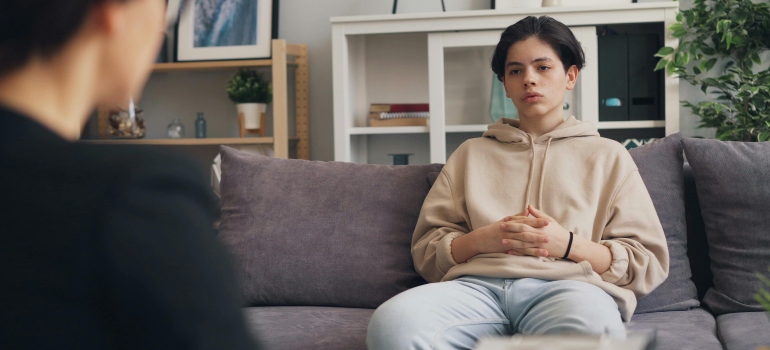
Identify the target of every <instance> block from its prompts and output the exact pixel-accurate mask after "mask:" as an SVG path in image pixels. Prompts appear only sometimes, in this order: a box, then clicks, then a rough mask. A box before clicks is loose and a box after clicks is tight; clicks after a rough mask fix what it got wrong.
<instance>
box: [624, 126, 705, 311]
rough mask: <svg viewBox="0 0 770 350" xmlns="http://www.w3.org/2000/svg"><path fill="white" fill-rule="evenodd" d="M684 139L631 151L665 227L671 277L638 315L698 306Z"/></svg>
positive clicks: (675, 137)
mask: <svg viewBox="0 0 770 350" xmlns="http://www.w3.org/2000/svg"><path fill="white" fill-rule="evenodd" d="M681 140H682V136H681V135H680V134H678V133H677V134H673V135H670V136H668V137H665V138H663V139H660V140H657V141H655V142H652V143H648V144H645V145H643V146H640V147H637V148H634V149H632V150H630V151H629V153H631V157H632V158H633V159H634V162H636V166H637V168H639V174H640V175H641V176H642V179H643V180H644V185H645V186H646V187H647V192H649V193H650V197H651V198H652V203H653V204H654V205H655V211H656V212H657V213H658V218H659V219H660V223H661V225H662V226H663V231H664V232H665V234H666V243H667V244H668V255H669V272H668V278H667V279H666V280H665V281H664V282H663V284H661V285H660V286H658V288H655V290H653V291H652V293H650V294H648V295H646V296H645V297H643V298H640V299H639V302H638V304H637V306H636V311H635V312H634V313H637V314H642V313H647V312H658V311H684V310H689V309H692V308H694V307H697V306H698V305H699V304H700V303H699V302H698V291H697V289H696V288H695V284H694V283H693V282H692V280H691V278H690V277H692V274H691V272H690V260H689V259H688V258H687V221H686V218H685V212H684V175H683V170H682V163H683V160H682V143H681Z"/></svg>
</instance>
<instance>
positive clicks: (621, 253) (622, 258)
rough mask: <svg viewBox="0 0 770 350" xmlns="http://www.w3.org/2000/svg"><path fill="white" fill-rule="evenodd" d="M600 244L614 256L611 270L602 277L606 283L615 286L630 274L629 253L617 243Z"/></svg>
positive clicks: (604, 242) (603, 242)
mask: <svg viewBox="0 0 770 350" xmlns="http://www.w3.org/2000/svg"><path fill="white" fill-rule="evenodd" d="M599 243H601V244H602V245H604V246H606V247H607V248H610V253H611V254H612V263H611V264H610V269H609V270H607V271H606V272H604V273H603V274H601V277H602V279H603V280H604V281H606V282H609V283H612V284H615V283H617V282H618V281H619V280H620V279H621V278H622V277H623V276H625V275H626V273H627V272H628V251H626V249H625V248H624V247H623V245H622V244H620V243H617V242H613V241H601V242H599Z"/></svg>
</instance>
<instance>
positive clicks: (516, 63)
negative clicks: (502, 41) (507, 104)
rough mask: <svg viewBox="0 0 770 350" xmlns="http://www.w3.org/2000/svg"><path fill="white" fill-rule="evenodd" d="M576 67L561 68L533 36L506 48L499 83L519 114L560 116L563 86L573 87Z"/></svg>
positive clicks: (539, 117)
mask: <svg viewBox="0 0 770 350" xmlns="http://www.w3.org/2000/svg"><path fill="white" fill-rule="evenodd" d="M577 75H578V69H577V67H576V66H574V65H573V66H572V67H570V68H569V69H568V70H567V71H566V72H565V71H564V64H563V63H562V61H561V59H559V56H558V55H557V54H556V51H554V49H553V48H552V47H551V45H548V44H547V43H546V42H544V41H542V40H540V39H539V38H537V37H534V36H533V37H530V38H528V39H526V40H522V41H519V42H516V43H514V44H513V45H511V47H510V48H508V56H507V57H506V60H505V75H504V76H503V84H504V86H505V92H506V96H507V97H508V98H510V99H511V101H513V104H514V105H515V106H516V108H517V109H518V112H519V116H520V118H522V119H524V118H526V119H530V120H533V121H534V120H542V119H554V120H555V119H556V118H563V112H562V106H563V105H564V95H565V94H566V92H567V90H572V89H574V88H575V81H576V80H577Z"/></svg>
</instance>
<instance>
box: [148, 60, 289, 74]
mask: <svg viewBox="0 0 770 350" xmlns="http://www.w3.org/2000/svg"><path fill="white" fill-rule="evenodd" d="M287 64H289V65H297V63H296V62H293V61H288V62H287ZM272 65H273V60H271V59H264V60H234V61H198V62H172V63H156V64H155V65H153V67H152V71H153V72H173V71H191V70H211V69H225V68H240V67H271V66H272Z"/></svg>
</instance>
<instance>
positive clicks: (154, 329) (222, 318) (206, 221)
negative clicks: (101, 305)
mask: <svg viewBox="0 0 770 350" xmlns="http://www.w3.org/2000/svg"><path fill="white" fill-rule="evenodd" d="M169 162H171V163H172V164H171V165H164V166H161V165H158V164H151V165H149V166H141V167H139V168H138V169H133V170H132V173H131V174H130V175H129V176H127V180H126V183H125V184H124V185H122V186H120V187H118V188H116V192H117V193H116V201H115V204H114V206H113V207H112V208H110V209H108V210H107V216H106V220H105V221H104V224H103V225H104V228H103V230H102V231H103V235H102V242H101V243H102V247H103V249H102V250H103V252H104V258H103V261H104V263H103V266H102V270H103V285H104V289H105V299H106V300H105V301H106V302H105V305H106V308H107V309H108V310H106V311H107V314H108V315H109V317H110V322H109V323H110V324H111V329H117V330H120V331H119V332H117V333H116V334H115V336H114V337H112V342H115V343H118V344H113V345H116V347H118V348H127V349H129V348H133V349H255V348H256V345H255V344H254V340H253V339H252V337H251V335H250V334H249V330H248V328H247V327H246V325H245V322H244V319H243V315H242V313H241V308H240V306H241V303H240V301H241V293H240V291H239V288H238V283H237V280H236V274H235V272H234V269H233V268H232V266H231V263H230V259H229V257H228V256H227V254H226V251H225V249H224V248H223V246H222V245H221V244H220V242H219V241H218V240H217V239H216V236H215V234H214V229H213V218H214V205H213V195H212V194H211V193H209V191H210V190H209V188H207V186H206V185H205V182H204V178H203V176H202V174H199V173H202V172H200V170H199V169H198V168H197V167H195V166H194V165H193V164H191V163H190V164H187V163H184V162H179V161H177V160H169ZM127 334H130V336H128V337H126V335H127Z"/></svg>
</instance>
